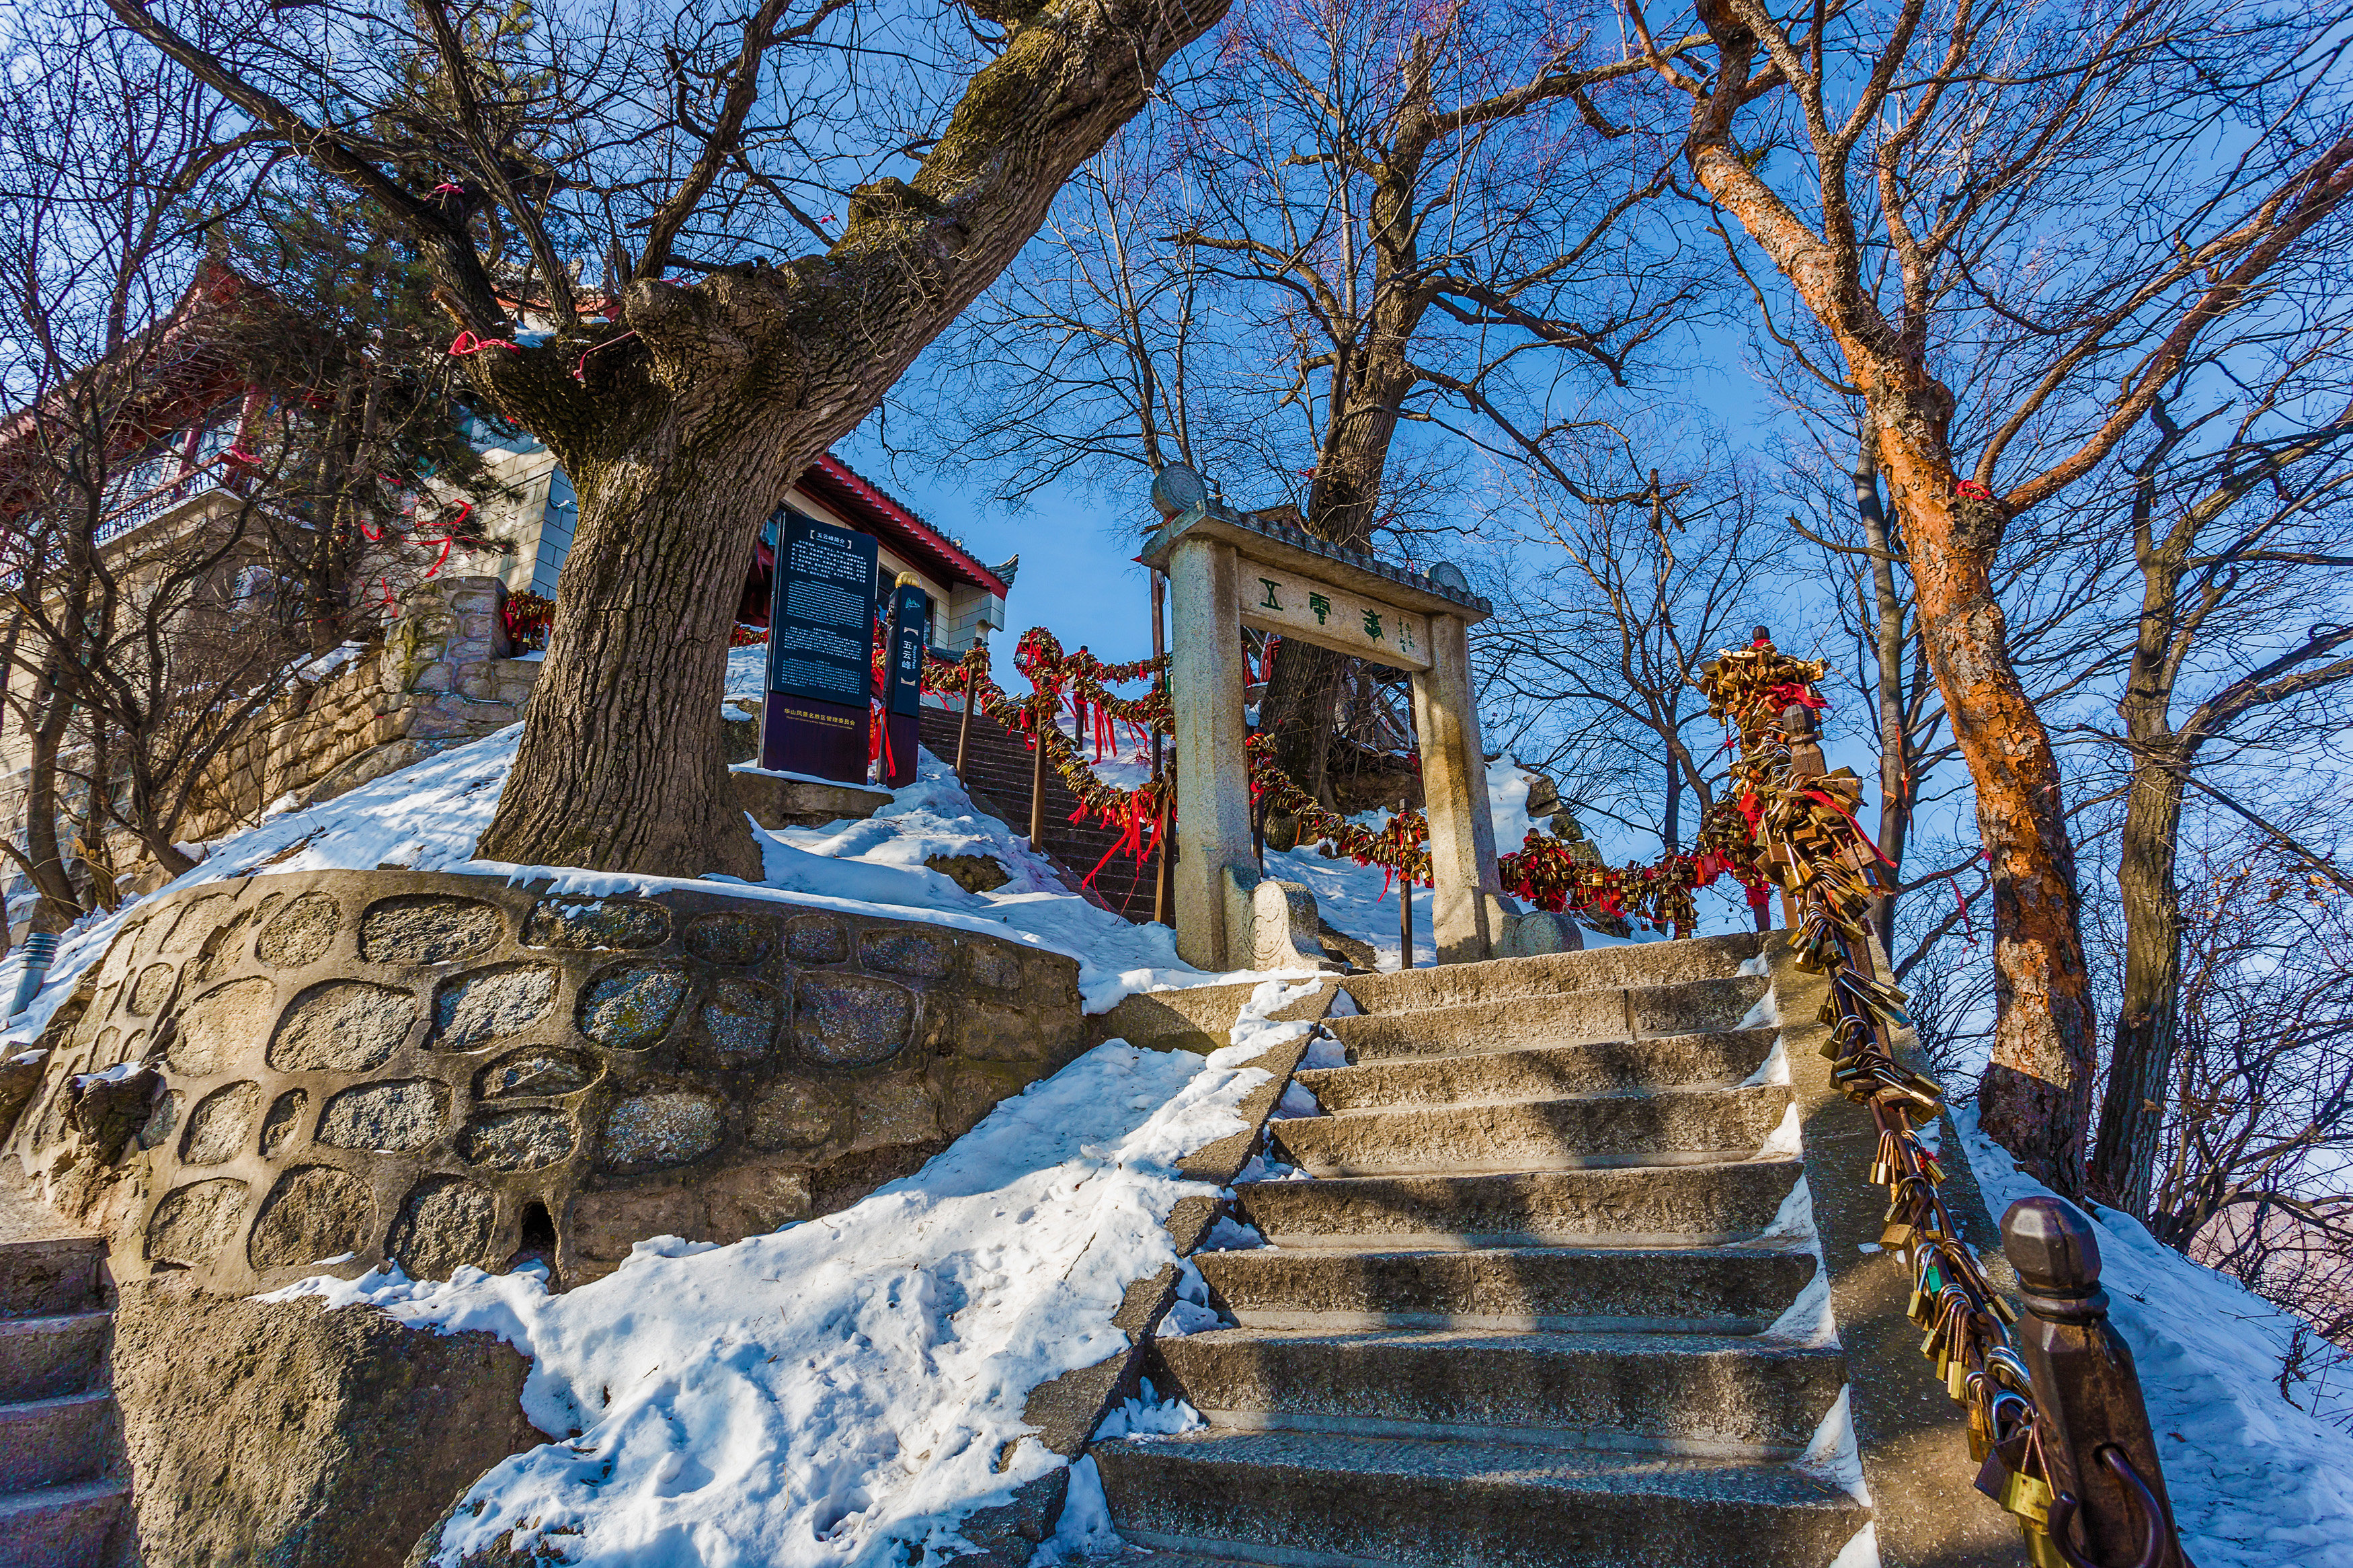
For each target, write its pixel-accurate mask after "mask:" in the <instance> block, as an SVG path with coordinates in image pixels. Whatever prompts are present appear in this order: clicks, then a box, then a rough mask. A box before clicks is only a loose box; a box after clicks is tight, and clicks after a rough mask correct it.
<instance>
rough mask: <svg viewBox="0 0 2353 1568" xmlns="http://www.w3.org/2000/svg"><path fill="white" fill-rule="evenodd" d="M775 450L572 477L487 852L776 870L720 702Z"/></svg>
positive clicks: (633, 865)
mask: <svg viewBox="0 0 2353 1568" xmlns="http://www.w3.org/2000/svg"><path fill="white" fill-rule="evenodd" d="M778 457H779V454H777V453H776V451H775V450H774V449H773V448H770V447H766V446H765V443H761V444H759V445H757V446H755V445H754V444H753V443H749V442H744V441H738V442H737V443H736V444H735V445H734V446H733V447H722V448H719V449H717V450H710V449H707V448H701V447H698V448H693V449H690V450H688V451H684V452H678V453H676V454H675V455H673V456H671V457H670V458H669V459H668V460H667V461H663V460H660V459H659V458H649V459H625V460H622V461H619V462H615V463H610V464H607V465H605V466H603V467H602V468H593V469H591V470H589V471H588V472H587V473H585V474H575V475H574V477H573V482H574V487H575V489H576V490H577V491H578V493H579V497H580V520H579V526H578V529H577V531H576V532H575V534H574V535H573V541H572V551H571V553H570V554H569V555H568V556H566V557H565V563H564V572H563V575H562V577H561V578H560V579H559V580H558V582H557V584H556V605H557V606H558V609H559V612H560V613H559V614H558V616H557V617H556V621H555V625H554V628H553V630H552V634H551V637H550V640H549V644H548V652H547V661H546V664H545V666H544V673H543V675H542V676H541V678H540V682H539V686H538V688H537V689H535V690H534V691H533V694H532V700H531V711H530V715H529V718H528V721H526V723H525V724H524V726H523V734H522V742H521V743H520V745H519V746H518V748H517V750H516V753H515V763H514V769H513V772H512V774H511V775H510V778H509V782H508V784H507V787H506V789H505V790H504V791H503V792H502V793H501V795H500V796H499V808H498V812H497V815H496V816H493V817H492V819H491V826H490V830H489V831H488V832H486V833H484V834H483V835H482V839H481V843H480V847H478V849H477V850H476V853H477V854H479V855H480V856H481V858H484V859H489V860H515V861H522V862H526V863H530V864H535V865H549V866H596V867H600V868H605V869H607V870H616V871H644V872H653V873H658V874H660V875H666V876H686V877H699V876H702V875H705V874H707V873H709V872H713V871H716V872H720V873H723V874H724V875H726V876H730V877H741V878H744V879H746V880H748V881H758V880H759V879H761V876H762V875H763V872H762V868H761V856H760V852H759V848H758V846H757V844H756V843H755V842H754V839H753V837H752V829H751V826H750V823H749V822H748V820H747V819H746V818H745V816H744V810H743V807H742V806H740V805H737V804H736V801H735V796H734V789H733V784H732V783H731V782H730V780H729V778H728V773H727V763H726V760H725V754H724V751H723V746H722V744H721V726H722V724H723V719H722V717H721V714H720V710H719V704H720V699H721V697H722V695H723V691H724V689H725V684H726V670H727V647H728V639H729V634H730V632H731V630H732V629H733V620H734V610H735V605H736V603H737V602H738V600H739V598H740V597H741V595H742V584H743V582H744V572H745V570H746V569H747V567H748V566H749V564H750V561H751V552H752V542H753V541H754V538H756V537H757V535H758V532H759V527H760V523H761V522H762V521H763V520H765V518H766V517H767V516H768V515H769V513H770V512H771V511H772V510H774V508H775V507H776V504H777V502H778V500H780V499H781V498H782V496H783V495H784V492H785V490H786V488H788V487H789V486H790V484H791V482H792V480H793V478H794V477H795V474H796V473H797V469H788V468H785V467H783V466H782V465H781V464H780V463H779V461H778ZM722 590H724V591H722Z"/></svg>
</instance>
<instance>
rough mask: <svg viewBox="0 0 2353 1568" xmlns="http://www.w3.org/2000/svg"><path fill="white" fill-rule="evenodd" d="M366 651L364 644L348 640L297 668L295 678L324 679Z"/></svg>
mask: <svg viewBox="0 0 2353 1568" xmlns="http://www.w3.org/2000/svg"><path fill="white" fill-rule="evenodd" d="M366 651H367V649H366V648H365V647H364V646H362V645H361V644H359V643H355V642H347V643H345V644H343V646H342V647H335V648H330V649H329V650H328V651H327V652H325V653H322V654H321V655H320V656H319V657H318V658H314V659H312V660H311V661H310V662H309V663H307V664H304V665H301V666H300V667H299V668H296V670H295V671H294V679H297V680H310V681H320V680H324V679H327V677H329V676H331V675H332V674H334V673H335V671H337V670H339V669H341V668H343V666H345V665H347V664H349V663H351V662H352V660H353V659H355V658H359V656H360V655H362V654H363V653H365V652H366Z"/></svg>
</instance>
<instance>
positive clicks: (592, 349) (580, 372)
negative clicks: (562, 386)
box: [572, 331, 638, 386]
mask: <svg viewBox="0 0 2353 1568" xmlns="http://www.w3.org/2000/svg"><path fill="white" fill-rule="evenodd" d="M637 335H638V334H637V333H636V332H635V331H627V332H623V333H622V334H621V335H620V336H619V337H617V338H607V339H606V340H605V341H604V342H601V343H592V344H590V345H589V346H588V347H586V348H585V349H582V350H581V351H580V363H578V364H575V365H574V366H573V367H572V379H573V380H575V381H576V382H578V383H579V384H581V385H583V386H586V385H587V384H588V356H589V355H590V354H593V353H596V351H597V350H598V349H609V348H611V347H612V346H613V345H614V344H615V343H625V342H628V341H629V340H630V339H631V338H634V337H636V336H637Z"/></svg>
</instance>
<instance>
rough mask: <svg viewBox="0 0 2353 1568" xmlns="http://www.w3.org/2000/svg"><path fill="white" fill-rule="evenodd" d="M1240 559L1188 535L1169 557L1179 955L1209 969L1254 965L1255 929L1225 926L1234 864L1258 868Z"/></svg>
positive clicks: (1222, 544) (1220, 544)
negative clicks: (1228, 877) (1238, 613)
mask: <svg viewBox="0 0 2353 1568" xmlns="http://www.w3.org/2000/svg"><path fill="white" fill-rule="evenodd" d="M1235 561H1236V557H1235V553H1234V547H1233V546H1232V545H1230V544H1228V543H1225V542H1222V541H1219V540H1215V539H1194V538H1186V539H1180V540H1178V541H1177V542H1176V549H1175V550H1173V551H1172V552H1170V553H1169V557H1168V608H1169V620H1170V623H1171V624H1170V626H1169V637H1168V643H1169V647H1170V648H1171V649H1172V650H1174V651H1173V654H1172V657H1171V658H1170V660H1169V663H1170V667H1171V668H1170V669H1169V672H1168V675H1169V679H1168V684H1169V689H1170V693H1171V698H1172V700H1173V702H1174V704H1175V710H1176V798H1177V799H1178V800H1180V801H1182V802H1183V803H1184V805H1183V808H1182V809H1181V810H1179V811H1178V813H1177V814H1176V833H1177V852H1176V866H1175V868H1174V878H1173V880H1174V881H1175V883H1176V952H1177V953H1178V954H1179V955H1180V956H1181V957H1183V959H1184V960H1185V962H1186V963H1190V964H1194V965H1197V966H1198V967H1199V968H1202V969H1240V968H1247V967H1248V966H1249V964H1250V933H1249V932H1248V931H1240V932H1235V933H1230V939H1229V932H1228V931H1227V930H1226V893H1225V873H1226V870H1227V868H1229V867H1241V868H1249V870H1250V872H1251V874H1252V876H1253V878H1254V877H1255V873H1256V868H1255V867H1254V866H1252V865H1251V857H1250V753H1249V751H1248V747H1247V742H1248V741H1249V738H1250V732H1249V730H1248V729H1247V728H1246V726H1245V725H1244V723H1243V721H1242V681H1243V676H1244V671H1243V669H1242V639H1241V635H1240V632H1239V631H1238V630H1236V628H1235V626H1234V605H1235V603H1236V601H1237V596H1238V594H1239V585H1238V584H1237V582H1236V571H1235ZM1236 948H1239V949H1240V952H1239V953H1237V952H1235V951H1234V949H1236Z"/></svg>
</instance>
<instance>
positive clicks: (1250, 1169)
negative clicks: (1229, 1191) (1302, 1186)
mask: <svg viewBox="0 0 2353 1568" xmlns="http://www.w3.org/2000/svg"><path fill="white" fill-rule="evenodd" d="M1314 1179H1315V1178H1314V1177H1313V1176H1311V1175H1309V1174H1308V1173H1306V1172H1304V1171H1303V1170H1301V1169H1300V1168H1299V1167H1298V1166H1296V1165H1286V1164H1284V1163H1282V1161H1280V1160H1270V1159H1268V1158H1267V1157H1266V1156H1265V1155H1263V1154H1252V1155H1251V1156H1250V1163H1248V1164H1247V1165H1244V1166H1243V1167H1242V1168H1241V1170H1240V1172H1239V1173H1237V1174H1236V1175H1235V1177H1234V1185H1236V1186H1240V1185H1241V1184H1243V1183H1244V1182H1312V1181H1314Z"/></svg>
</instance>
